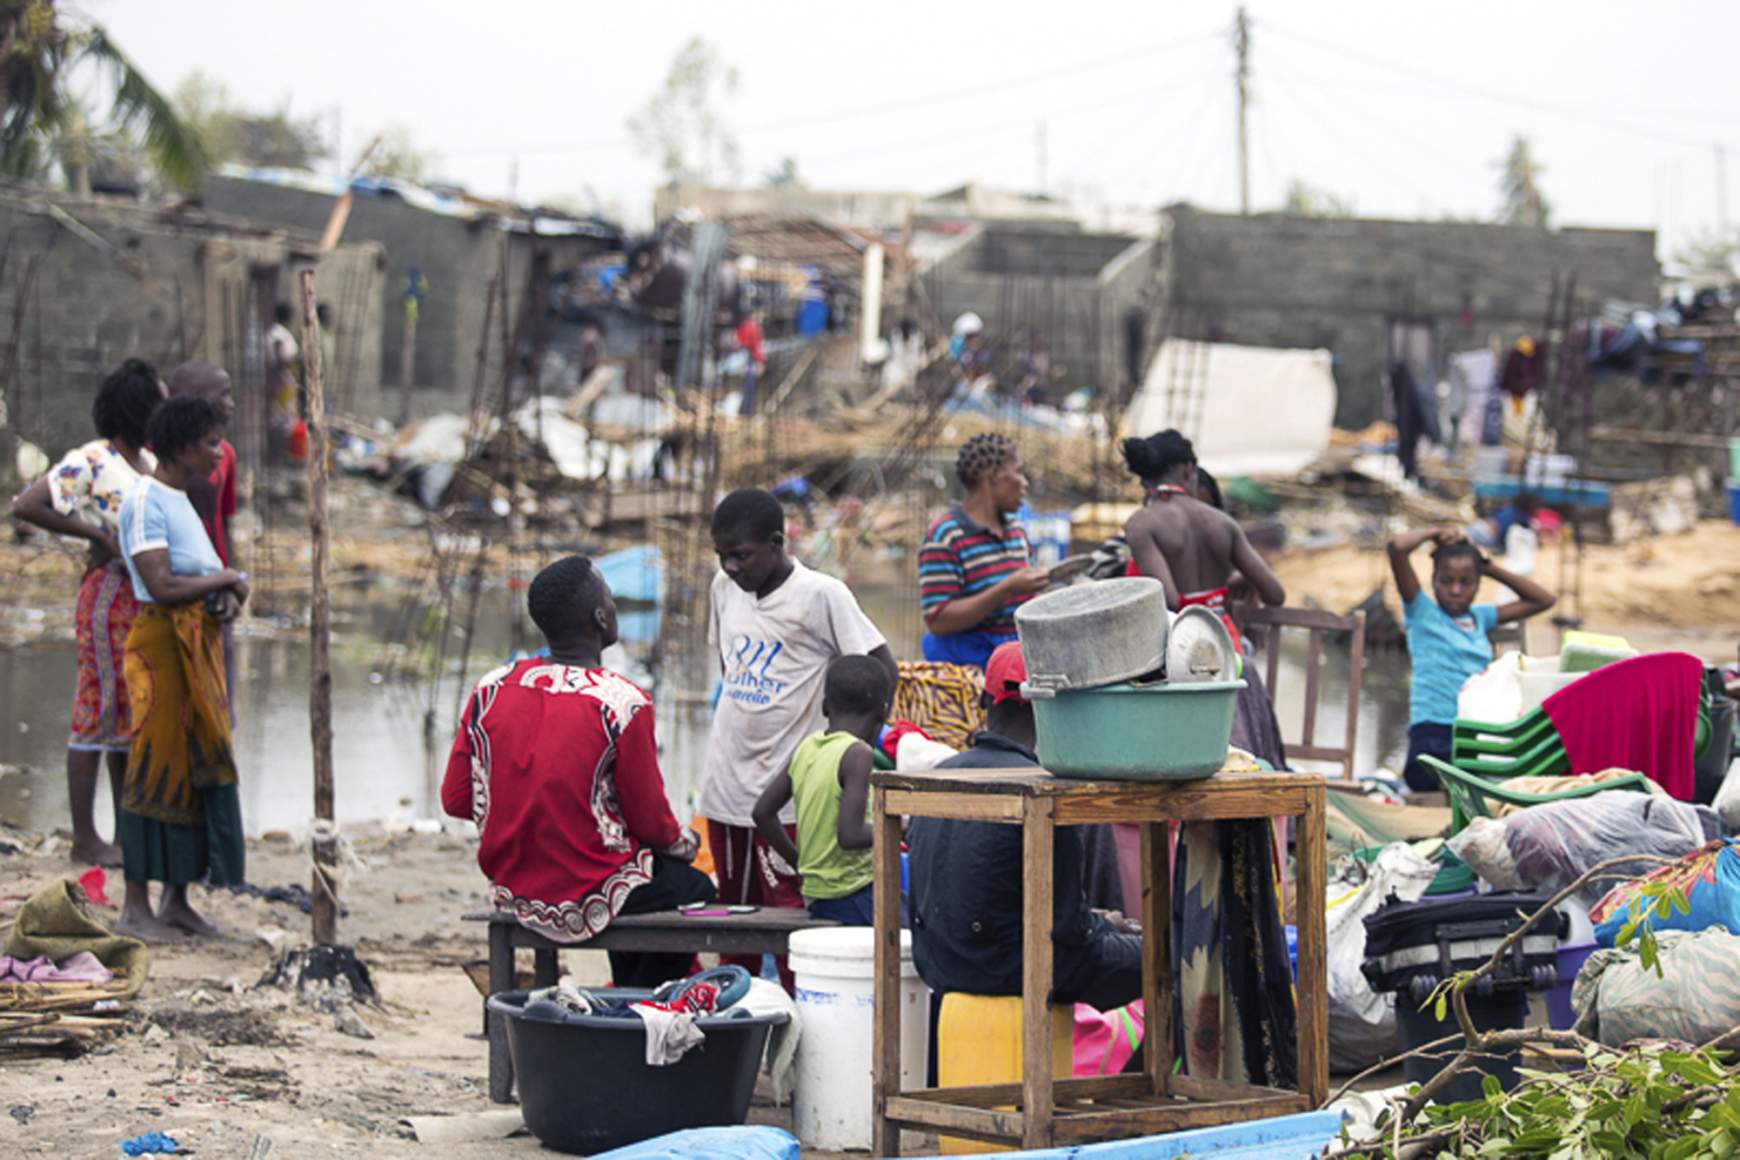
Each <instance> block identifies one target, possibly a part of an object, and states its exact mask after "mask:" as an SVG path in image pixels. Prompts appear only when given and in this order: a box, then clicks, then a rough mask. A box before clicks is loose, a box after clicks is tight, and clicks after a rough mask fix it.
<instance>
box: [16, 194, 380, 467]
mask: <svg viewBox="0 0 1740 1160" xmlns="http://www.w3.org/2000/svg"><path fill="white" fill-rule="evenodd" d="M51 205H52V206H53V207H55V208H56V209H58V210H59V211H60V212H62V213H64V214H65V215H67V218H69V219H70V220H71V221H72V222H74V223H76V224H77V226H79V227H83V228H84V229H86V230H89V231H90V232H91V233H92V234H94V235H95V237H96V238H98V239H100V243H93V242H92V241H91V240H89V239H88V238H86V237H83V236H80V234H79V233H78V232H75V228H74V227H69V226H68V225H67V224H66V223H65V221H63V220H57V219H56V218H55V217H53V216H51V213H50V206H51ZM0 239H3V240H0V253H3V254H4V258H3V259H0V368H8V367H11V366H12V365H13V363H12V360H13V359H14V358H16V360H17V362H16V368H17V370H16V375H15V380H14V382H12V383H8V384H5V385H6V386H7V387H8V388H9V389H8V392H7V397H8V398H9V400H11V401H12V402H13V403H14V404H15V406H16V410H15V412H14V413H13V414H11V415H10V416H9V417H8V418H9V423H10V424H11V425H12V426H13V427H14V429H15V430H16V432H17V433H18V434H19V435H20V436H21V437H23V438H25V439H28V440H30V441H31V442H33V443H35V444H37V445H38V446H39V447H41V448H42V449H43V451H44V452H45V453H47V454H49V455H50V456H51V457H52V456H57V455H59V454H60V453H61V452H62V451H64V450H65V449H66V448H67V447H70V446H73V445H75V444H78V443H82V442H84V441H86V440H88V439H90V438H92V437H93V432H92V430H91V421H90V406H91V400H92V399H93V398H94V397H95V395H96V391H97V388H98V386H99V385H100V384H101V382H102V380H103V378H104V377H105V376H106V375H107V374H108V373H109V372H110V371H111V370H113V369H114V368H115V367H116V366H117V365H119V364H120V363H121V362H122V361H123V360H124V359H127V358H129V357H139V358H143V359H146V360H148V361H150V362H152V363H155V364H156V365H157V366H158V368H159V369H160V370H161V371H162V372H163V373H164V374H165V375H167V374H168V373H169V372H170V371H171V370H172V369H173V368H174V367H175V366H176V365H177V364H178V363H180V362H182V361H185V360H187V359H191V358H203V359H208V360H210V361H212V362H215V363H218V364H219V365H222V366H225V367H226V368H227V369H229V371H230V373H231V377H232V379H233V380H234V381H235V385H236V389H237V391H238V394H240V393H242V392H244V391H246V390H247V389H248V387H249V386H250V384H251V382H252V381H255V380H256V379H263V376H252V377H251V375H250V371H249V350H248V348H249V345H250V337H249V336H248V335H247V334H245V333H244V331H247V330H248V329H249V328H250V323H249V321H248V318H247V315H248V311H249V301H248V295H247V286H248V284H249V283H250V282H253V283H256V284H259V285H261V286H264V285H265V284H267V283H268V282H269V283H270V284H271V286H272V287H273V292H274V294H275V295H279V296H284V297H288V296H289V294H290V288H291V285H292V278H293V274H294V271H295V270H296V269H298V268H300V267H301V266H303V265H306V264H309V263H311V262H313V261H314V256H313V249H314V246H313V244H312V242H310V241H308V240H307V239H300V240H298V239H292V238H287V237H285V236H282V235H278V236H261V235H257V234H250V233H248V232H247V231H245V230H242V229H237V228H232V227H231V226H230V225H229V224H226V223H223V222H221V221H218V220H216V219H213V218H211V217H209V216H208V215H204V214H199V213H197V212H189V213H179V214H178V213H177V212H175V211H170V210H165V209H162V208H151V207H144V206H139V205H137V204H134V203H130V202H125V201H119V200H111V199H105V198H72V197H66V196H60V195H53V194H44V193H39V192H35V191H28V192H27V191H19V190H6V191H0ZM105 247H108V248H105ZM317 270H318V277H319V278H320V279H321V280H322V282H323V283H325V282H327V281H331V282H332V283H333V284H338V283H341V282H342V283H348V284H351V285H355V286H358V287H361V291H360V292H361V293H362V294H363V296H364V297H365V298H369V299H372V298H374V297H377V296H378V286H377V282H376V280H377V279H378V278H379V251H378V249H376V248H375V247H372V246H345V247H341V248H340V249H339V250H338V251H336V252H335V253H333V254H331V255H328V256H327V257H326V258H324V259H322V260H321V261H320V262H319V263H318V264H317ZM261 333H262V331H261V329H260V328H259V327H258V326H257V325H254V326H253V327H252V341H253V346H254V349H255V350H256V351H257V349H258V337H259V335H260V334H261ZM339 338H340V349H339V359H338V361H339V363H340V365H341V367H344V368H347V370H346V375H347V377H348V378H349V379H350V380H353V381H349V382H347V383H346V384H345V386H344V387H343V388H342V389H343V390H344V391H346V392H347V393H348V394H349V395H350V396H351V397H352V398H354V399H355V400H357V401H359V402H361V403H362V404H363V405H364V406H370V405H372V401H373V397H374V396H373V394H372V392H374V391H376V390H377V389H378V384H379V377H380V375H379V366H380V326H379V318H378V316H377V315H376V314H375V313H373V312H364V313H362V314H360V315H359V316H358V317H356V318H353V319H352V320H351V322H350V325H349V326H348V327H341V329H340V332H339ZM255 361H257V359H256V360H255Z"/></svg>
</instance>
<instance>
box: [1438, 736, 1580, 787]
mask: <svg viewBox="0 0 1740 1160" xmlns="http://www.w3.org/2000/svg"><path fill="white" fill-rule="evenodd" d="M1450 759H1451V761H1452V762H1453V763H1455V765H1456V766H1457V767H1458V768H1461V769H1464V770H1467V771H1468V772H1470V773H1473V774H1477V775H1479V776H1481V777H1500V778H1504V777H1553V776H1556V775H1558V774H1562V773H1570V772H1571V758H1570V756H1569V755H1568V754H1566V752H1565V743H1564V742H1562V741H1560V740H1559V735H1558V734H1557V733H1550V734H1548V735H1547V736H1545V737H1543V738H1541V739H1540V740H1539V741H1537V742H1535V744H1533V745H1531V746H1529V747H1528V748H1527V749H1525V750H1523V751H1522V752H1521V753H1517V754H1510V755H1503V754H1493V755H1486V754H1462V753H1457V752H1456V751H1455V749H1454V748H1452V750H1451V758H1450Z"/></svg>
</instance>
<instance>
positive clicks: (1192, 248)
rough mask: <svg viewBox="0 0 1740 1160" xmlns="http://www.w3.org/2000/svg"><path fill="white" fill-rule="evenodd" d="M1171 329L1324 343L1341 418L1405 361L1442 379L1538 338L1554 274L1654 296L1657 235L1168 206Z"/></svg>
mask: <svg viewBox="0 0 1740 1160" xmlns="http://www.w3.org/2000/svg"><path fill="white" fill-rule="evenodd" d="M1162 226H1163V228H1162V244H1161V249H1160V254H1161V257H1160V282H1161V293H1160V295H1159V296H1158V298H1157V302H1156V308H1157V309H1156V318H1157V320H1158V324H1159V325H1160V326H1161V327H1162V328H1163V329H1164V331H1165V333H1166V334H1167V335H1168V336H1173V337H1179V338H1186V339H1204V340H1211V341H1216V342H1231V343H1238V344H1242V345H1251V346H1267V347H1304V348H1321V349H1326V350H1328V351H1330V352H1331V353H1332V355H1333V358H1334V373H1335V382H1336V387H1337V396H1338V401H1337V406H1336V414H1335V421H1336V425H1337V426H1341V427H1351V428H1357V427H1363V426H1364V425H1366V424H1367V423H1370V422H1372V421H1373V420H1375V419H1379V418H1382V417H1383V415H1384V384H1385V376H1386V373H1387V371H1388V368H1389V366H1390V365H1391V364H1392V363H1393V362H1394V361H1396V359H1397V358H1398V357H1406V358H1407V359H1408V360H1409V361H1410V363H1412V364H1414V365H1415V370H1416V373H1417V374H1419V375H1421V376H1422V377H1430V376H1433V375H1435V374H1436V373H1438V371H1439V370H1440V369H1441V367H1442V365H1443V360H1444V359H1445V358H1446V357H1447V356H1448V355H1450V354H1453V353H1455V352H1456V351H1460V350H1468V349H1474V348H1479V347H1485V346H1487V345H1488V344H1489V343H1491V342H1493V341H1498V342H1504V343H1508V342H1511V341H1513V340H1515V339H1516V338H1518V337H1520V336H1521V335H1524V334H1538V333H1539V332H1540V329H1541V327H1542V326H1543V325H1544V323H1545V321H1546V317H1547V309H1548V301H1549V296H1550V295H1551V293H1552V288H1553V285H1554V280H1555V279H1557V280H1558V282H1559V284H1560V285H1566V284H1569V283H1570V282H1571V280H1572V279H1575V294H1576V298H1577V300H1578V302H1579V303H1582V304H1585V305H1589V306H1595V307H1599V306H1600V304H1601V303H1603V302H1605V301H1609V300H1619V301H1624V302H1635V303H1652V302H1654V301H1655V298H1656V295H1657V292H1658V283H1659V278H1660V266H1659V264H1658V263H1657V261H1656V257H1655V231H1653V230H1623V229H1579V228H1574V227H1563V228H1559V229H1553V230H1539V229H1531V228H1526V227H1522V226H1503V225H1492V224H1487V223H1477V222H1448V221H1446V222H1407V221H1379V220H1368V219H1358V218H1319V217H1298V216H1293V215H1289V214H1253V215H1248V216H1245V215H1238V214H1222V213H1208V212H1205V211H1202V210H1198V209H1195V208H1193V207H1190V206H1184V205H1179V206H1173V207H1170V208H1169V209H1167V210H1166V211H1165V212H1164V214H1163V215H1162Z"/></svg>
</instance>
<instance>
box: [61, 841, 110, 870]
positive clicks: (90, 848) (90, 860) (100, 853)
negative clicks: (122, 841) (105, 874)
mask: <svg viewBox="0 0 1740 1160" xmlns="http://www.w3.org/2000/svg"><path fill="white" fill-rule="evenodd" d="M72 860H73V861H74V862H78V863H80V864H81V865H85V866H119V865H120V864H121V847H119V846H117V845H115V843H113V842H105V841H103V840H102V839H101V838H94V837H93V838H90V839H88V840H82V841H81V840H80V839H77V838H75V839H73V847H72Z"/></svg>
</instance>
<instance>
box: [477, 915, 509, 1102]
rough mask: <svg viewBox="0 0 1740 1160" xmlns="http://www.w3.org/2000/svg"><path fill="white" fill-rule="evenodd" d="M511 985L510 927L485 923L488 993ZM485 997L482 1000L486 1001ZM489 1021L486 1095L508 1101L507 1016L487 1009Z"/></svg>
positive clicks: (497, 992)
mask: <svg viewBox="0 0 1740 1160" xmlns="http://www.w3.org/2000/svg"><path fill="white" fill-rule="evenodd" d="M513 989H514V944H513V928H512V927H511V926H509V925H508V924H507V923H505V922H492V923H490V924H489V993H490V994H491V995H495V994H499V993H500V992H502V991H511V990H513ZM487 1002H488V1000H487V999H486V1000H485V1003H487ZM485 1010H486V1014H485V1016H484V1018H485V1022H487V1023H488V1025H489V1098H490V1099H492V1100H494V1101H495V1102H496V1103H498V1104H506V1103H511V1102H512V1101H513V1090H514V1058H513V1056H512V1055H511V1054H509V1052H508V1041H507V1020H505V1019H502V1018H501V1017H500V1016H497V1015H490V1014H488V1013H487V1007H486V1009H485Z"/></svg>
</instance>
